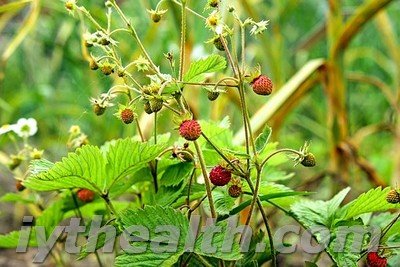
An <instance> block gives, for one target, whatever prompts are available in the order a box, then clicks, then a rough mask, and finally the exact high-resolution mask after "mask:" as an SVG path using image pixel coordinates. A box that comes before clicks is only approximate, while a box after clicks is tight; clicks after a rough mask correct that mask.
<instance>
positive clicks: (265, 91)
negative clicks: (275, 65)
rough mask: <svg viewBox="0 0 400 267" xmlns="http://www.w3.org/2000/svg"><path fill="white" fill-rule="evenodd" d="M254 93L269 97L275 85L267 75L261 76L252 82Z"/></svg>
mask: <svg viewBox="0 0 400 267" xmlns="http://www.w3.org/2000/svg"><path fill="white" fill-rule="evenodd" d="M251 87H252V88H253V91H254V93H256V94H258V95H269V94H271V93H272V89H273V87H274V84H273V83H272V81H271V79H270V78H269V77H268V76H266V75H260V76H258V77H257V78H255V79H254V80H253V81H252V82H251Z"/></svg>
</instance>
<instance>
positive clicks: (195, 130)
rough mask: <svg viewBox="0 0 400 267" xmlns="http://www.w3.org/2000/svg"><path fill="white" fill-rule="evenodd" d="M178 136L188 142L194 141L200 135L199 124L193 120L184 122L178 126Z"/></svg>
mask: <svg viewBox="0 0 400 267" xmlns="http://www.w3.org/2000/svg"><path fill="white" fill-rule="evenodd" d="M179 134H180V135H181V136H182V137H183V138H185V139H186V140H188V141H195V140H197V138H199V137H200V135H201V127H200V124H199V123H198V122H197V121H195V120H185V121H183V122H182V123H181V125H180V126H179Z"/></svg>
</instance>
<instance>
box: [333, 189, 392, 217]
mask: <svg viewBox="0 0 400 267" xmlns="http://www.w3.org/2000/svg"><path fill="white" fill-rule="evenodd" d="M390 190H391V188H390V187H386V188H384V189H382V188H381V187H378V188H375V189H371V190H369V191H368V192H366V193H363V194H361V195H360V196H359V197H358V198H356V199H355V200H353V201H351V202H350V203H348V204H347V205H345V206H344V207H342V208H341V209H340V211H339V214H340V215H341V216H340V219H343V220H347V219H351V218H354V217H357V216H359V215H361V214H364V213H369V212H377V211H386V210H390V209H398V208H400V204H390V203H388V202H387V201H386V195H387V194H388V192H389V191H390Z"/></svg>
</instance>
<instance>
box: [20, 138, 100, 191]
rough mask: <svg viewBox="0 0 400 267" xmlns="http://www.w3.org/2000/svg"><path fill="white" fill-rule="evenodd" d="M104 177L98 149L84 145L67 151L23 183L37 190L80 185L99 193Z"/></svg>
mask: <svg viewBox="0 0 400 267" xmlns="http://www.w3.org/2000/svg"><path fill="white" fill-rule="evenodd" d="M104 177H105V160H104V158H103V156H102V153H101V152H100V149H99V148H98V147H95V146H91V145H86V146H83V147H82V148H78V149H77V150H76V152H74V153H69V154H68V156H67V157H65V158H63V159H62V160H61V162H57V163H56V164H54V166H53V167H52V168H51V169H49V170H48V171H44V172H40V173H39V174H37V175H34V174H33V176H32V175H31V176H30V177H28V179H26V180H25V181H24V185H25V186H26V187H28V188H31V189H34V190H37V191H49V190H56V189H65V188H75V187H82V188H88V189H91V190H93V191H96V192H98V193H100V192H101V189H102V185H104V181H105V179H104Z"/></svg>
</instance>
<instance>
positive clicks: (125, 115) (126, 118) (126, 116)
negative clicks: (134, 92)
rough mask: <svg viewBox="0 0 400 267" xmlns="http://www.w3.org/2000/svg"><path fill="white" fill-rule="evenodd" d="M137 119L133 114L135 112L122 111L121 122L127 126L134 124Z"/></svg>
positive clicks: (129, 110) (130, 110) (128, 109)
mask: <svg viewBox="0 0 400 267" xmlns="http://www.w3.org/2000/svg"><path fill="white" fill-rule="evenodd" d="M134 118H135V114H134V113H133V110H132V109H130V108H126V109H124V110H122V111H121V120H122V121H123V122H124V123H125V124H130V123H132V122H133V120H134Z"/></svg>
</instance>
